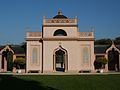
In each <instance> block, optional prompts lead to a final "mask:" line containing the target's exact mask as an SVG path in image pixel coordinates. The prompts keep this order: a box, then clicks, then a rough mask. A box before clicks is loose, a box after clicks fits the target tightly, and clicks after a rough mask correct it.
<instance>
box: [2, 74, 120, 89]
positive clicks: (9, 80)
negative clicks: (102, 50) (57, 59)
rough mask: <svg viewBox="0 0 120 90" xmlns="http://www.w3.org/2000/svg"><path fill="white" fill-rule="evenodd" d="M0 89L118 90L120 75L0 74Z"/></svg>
mask: <svg viewBox="0 0 120 90" xmlns="http://www.w3.org/2000/svg"><path fill="white" fill-rule="evenodd" d="M0 90H120V75H118V74H116V75H68V76H67V75H66V76H65V75H36V76H35V75H34V76H33V75H29V76H28V75H25V76H22V75H0Z"/></svg>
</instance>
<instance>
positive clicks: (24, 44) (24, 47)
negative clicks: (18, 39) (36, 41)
mask: <svg viewBox="0 0 120 90" xmlns="http://www.w3.org/2000/svg"><path fill="white" fill-rule="evenodd" d="M21 47H22V48H23V49H24V52H25V54H26V42H23V43H21Z"/></svg>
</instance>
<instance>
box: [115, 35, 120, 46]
mask: <svg viewBox="0 0 120 90" xmlns="http://www.w3.org/2000/svg"><path fill="white" fill-rule="evenodd" d="M114 43H115V44H116V45H120V37H117V38H115V40H114Z"/></svg>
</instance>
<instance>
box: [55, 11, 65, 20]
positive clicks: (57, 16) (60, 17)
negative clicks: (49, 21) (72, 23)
mask: <svg viewBox="0 0 120 90" xmlns="http://www.w3.org/2000/svg"><path fill="white" fill-rule="evenodd" d="M62 18H64V19H67V17H66V16H64V15H62V12H61V11H58V15H56V16H54V17H53V19H62Z"/></svg>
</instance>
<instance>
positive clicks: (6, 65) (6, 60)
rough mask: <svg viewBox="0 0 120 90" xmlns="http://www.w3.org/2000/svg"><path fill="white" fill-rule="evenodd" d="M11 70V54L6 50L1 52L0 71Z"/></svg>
mask: <svg viewBox="0 0 120 90" xmlns="http://www.w3.org/2000/svg"><path fill="white" fill-rule="evenodd" d="M12 68H13V53H12V52H11V51H9V50H8V49H6V50H5V51H3V52H2V69H3V70H4V71H12Z"/></svg>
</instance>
